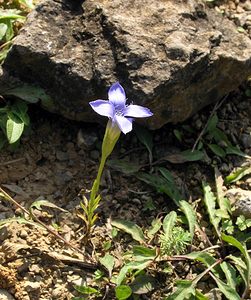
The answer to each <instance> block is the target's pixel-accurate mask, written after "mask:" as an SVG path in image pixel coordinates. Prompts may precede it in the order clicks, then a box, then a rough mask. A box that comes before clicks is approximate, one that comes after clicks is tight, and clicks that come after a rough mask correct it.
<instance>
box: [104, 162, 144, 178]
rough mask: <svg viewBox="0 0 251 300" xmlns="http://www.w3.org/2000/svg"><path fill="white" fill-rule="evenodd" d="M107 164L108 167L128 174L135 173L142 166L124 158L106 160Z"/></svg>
mask: <svg viewBox="0 0 251 300" xmlns="http://www.w3.org/2000/svg"><path fill="white" fill-rule="evenodd" d="M106 164H107V166H108V167H110V168H112V169H114V170H116V171H118V172H121V173H124V174H126V175H131V174H134V173H136V172H138V171H139V170H140V168H141V166H140V165H137V164H136V163H134V162H129V161H127V160H122V159H109V160H108V161H107V162H106Z"/></svg>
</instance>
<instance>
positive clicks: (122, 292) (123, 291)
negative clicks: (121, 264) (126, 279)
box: [115, 285, 132, 300]
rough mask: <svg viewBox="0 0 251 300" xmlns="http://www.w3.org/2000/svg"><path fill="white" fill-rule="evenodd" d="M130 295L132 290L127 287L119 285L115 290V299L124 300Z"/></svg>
mask: <svg viewBox="0 0 251 300" xmlns="http://www.w3.org/2000/svg"><path fill="white" fill-rule="evenodd" d="M131 294H132V289H131V288H130V287H129V286H128V285H119V286H117V287H116V288H115V295H116V299H118V300H126V299H128V298H129V297H130V296H131Z"/></svg>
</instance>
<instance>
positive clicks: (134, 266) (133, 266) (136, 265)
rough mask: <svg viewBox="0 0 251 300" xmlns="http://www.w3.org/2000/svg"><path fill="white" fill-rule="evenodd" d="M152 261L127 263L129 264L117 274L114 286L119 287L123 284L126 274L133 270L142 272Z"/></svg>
mask: <svg viewBox="0 0 251 300" xmlns="http://www.w3.org/2000/svg"><path fill="white" fill-rule="evenodd" d="M152 261H153V260H152V258H150V259H145V260H142V261H134V262H129V263H127V264H125V265H124V266H123V267H122V268H121V270H120V271H119V274H118V276H117V278H116V284H117V285H120V284H121V283H122V282H123V280H124V279H125V277H126V274H127V273H128V272H131V271H133V270H140V271H141V270H144V269H145V268H147V267H148V266H149V265H150V264H151V263H152Z"/></svg>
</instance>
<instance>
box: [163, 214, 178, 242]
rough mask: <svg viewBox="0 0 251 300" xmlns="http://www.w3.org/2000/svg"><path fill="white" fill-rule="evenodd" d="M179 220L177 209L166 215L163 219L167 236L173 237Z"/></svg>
mask: <svg viewBox="0 0 251 300" xmlns="http://www.w3.org/2000/svg"><path fill="white" fill-rule="evenodd" d="M176 221H177V213H176V212H175V211H171V212H170V213H169V214H168V215H166V216H165V218H164V220H163V230H164V232H165V235H166V236H167V237H169V236H170V237H171V235H172V232H173V227H174V226H175V223H176Z"/></svg>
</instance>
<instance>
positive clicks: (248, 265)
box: [221, 233, 251, 293]
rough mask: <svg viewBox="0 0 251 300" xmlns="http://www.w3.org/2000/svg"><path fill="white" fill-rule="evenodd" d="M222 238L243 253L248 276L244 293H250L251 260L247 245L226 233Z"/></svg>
mask: <svg viewBox="0 0 251 300" xmlns="http://www.w3.org/2000/svg"><path fill="white" fill-rule="evenodd" d="M221 237H222V240H223V241H225V242H227V243H228V244H230V245H232V246H234V247H236V248H237V249H239V251H240V252H241V253H242V255H243V256H244V258H245V263H246V271H245V272H244V274H245V276H246V280H245V283H246V290H245V292H244V293H248V290H249V288H250V281H251V258H250V255H249V253H248V251H247V248H246V245H245V244H243V245H242V243H240V242H239V241H238V240H236V239H235V238H234V237H233V236H230V235H226V234H224V233H222V234H221Z"/></svg>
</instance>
